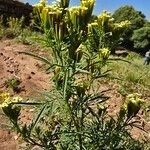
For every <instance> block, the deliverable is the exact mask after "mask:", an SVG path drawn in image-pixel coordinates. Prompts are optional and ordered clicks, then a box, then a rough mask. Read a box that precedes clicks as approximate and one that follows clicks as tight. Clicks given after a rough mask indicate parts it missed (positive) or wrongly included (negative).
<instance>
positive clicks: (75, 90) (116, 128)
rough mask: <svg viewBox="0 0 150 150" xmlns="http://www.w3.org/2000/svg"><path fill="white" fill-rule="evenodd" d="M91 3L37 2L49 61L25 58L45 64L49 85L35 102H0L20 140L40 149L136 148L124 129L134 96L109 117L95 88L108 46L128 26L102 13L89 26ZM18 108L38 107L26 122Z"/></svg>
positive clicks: (5, 97) (136, 104)
mask: <svg viewBox="0 0 150 150" xmlns="http://www.w3.org/2000/svg"><path fill="white" fill-rule="evenodd" d="M94 2H95V0H81V1H80V6H77V7H71V8H69V0H59V1H58V2H56V3H55V4H52V5H47V4H46V2H45V0H41V1H40V3H39V4H37V5H36V6H35V8H34V13H36V15H37V17H36V19H37V18H38V20H39V21H40V24H41V26H42V28H43V31H44V33H45V35H46V43H47V45H48V46H49V47H50V51H51V59H50V60H49V59H47V58H43V57H40V56H37V55H35V54H31V53H28V54H30V55H32V56H34V57H36V58H38V59H40V60H42V61H44V62H45V63H47V64H48V65H49V68H48V69H49V70H51V72H52V73H53V78H52V82H53V83H54V86H53V88H52V89H51V91H50V92H48V94H46V95H45V99H44V100H42V101H41V103H21V102H16V101H15V102H13V101H12V99H11V98H9V96H8V95H6V94H4V95H3V96H2V98H1V99H3V100H4V103H3V110H4V112H5V114H6V115H7V116H8V117H9V118H10V120H11V121H12V123H13V124H14V126H15V127H16V129H17V131H18V132H19V133H20V134H21V135H22V137H23V138H24V140H25V141H27V142H29V143H31V144H33V145H38V146H40V147H42V148H43V149H47V150H55V149H62V150H65V149H66V150H83V149H84V150H85V149H87V150H99V149H115V148H117V149H120V148H121V149H126V148H127V149H128V148H129V147H130V148H131V149H132V146H134V147H133V149H134V148H135V149H136V146H137V144H138V142H136V141H134V140H132V138H131V137H130V136H129V132H128V126H129V125H133V122H132V119H133V117H135V115H136V114H137V113H138V111H139V109H140V106H141V99H140V98H139V96H138V95H137V94H133V95H130V96H129V97H128V98H127V100H126V102H125V104H124V105H123V106H122V108H121V109H120V113H119V114H118V116H117V117H116V119H114V118H111V117H109V116H108V115H107V108H106V107H105V106H104V105H102V103H103V102H104V101H106V100H107V99H108V97H106V96H104V94H103V93H101V92H99V90H98V89H97V87H96V83H97V80H98V79H100V78H102V77H105V76H106V75H107V73H108V70H105V69H104V66H105V65H107V61H108V59H109V55H110V47H111V45H112V44H113V43H114V42H115V40H116V39H118V38H119V35H120V34H121V33H122V31H124V29H126V28H127V27H128V25H129V22H128V21H126V22H121V23H120V24H114V23H113V19H112V17H111V15H110V14H109V13H108V12H103V13H102V15H100V16H98V18H97V19H96V20H95V22H92V23H89V22H90V21H91V16H92V11H93V7H94ZM26 54H27V53H26ZM4 104H6V105H4ZM19 104H20V105H21V104H27V105H38V106H37V112H36V113H37V115H36V117H34V118H33V120H32V123H31V124H25V125H22V124H21V123H20V122H19V119H18V118H19V113H18V110H20V109H21V107H20V106H19V107H17V106H18V105H19ZM14 106H15V107H14ZM16 108H18V109H17V115H18V116H17V117H15V119H13V118H12V117H11V112H12V111H15V110H16ZM6 110H7V111H6ZM8 110H9V111H8ZM134 123H135V122H134Z"/></svg>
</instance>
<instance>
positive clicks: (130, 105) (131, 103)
mask: <svg viewBox="0 0 150 150" xmlns="http://www.w3.org/2000/svg"><path fill="white" fill-rule="evenodd" d="M140 97H141V95H140V94H138V93H134V94H129V95H128V96H127V97H126V101H125V103H124V105H123V107H122V108H121V109H122V111H124V112H127V117H128V118H130V117H132V116H135V115H136V114H137V113H138V112H139V110H140V108H141V104H142V103H143V102H144V100H143V99H141V98H140Z"/></svg>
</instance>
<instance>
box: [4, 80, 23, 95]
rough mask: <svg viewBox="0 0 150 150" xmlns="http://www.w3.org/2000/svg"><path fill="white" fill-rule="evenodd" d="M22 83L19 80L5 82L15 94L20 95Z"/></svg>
mask: <svg viewBox="0 0 150 150" xmlns="http://www.w3.org/2000/svg"><path fill="white" fill-rule="evenodd" d="M20 83H21V81H20V80H19V79H17V78H11V79H8V80H6V81H5V85H6V86H7V87H9V88H10V89H12V90H13V92H16V93H18V92H19V91H20V87H19V85H20Z"/></svg>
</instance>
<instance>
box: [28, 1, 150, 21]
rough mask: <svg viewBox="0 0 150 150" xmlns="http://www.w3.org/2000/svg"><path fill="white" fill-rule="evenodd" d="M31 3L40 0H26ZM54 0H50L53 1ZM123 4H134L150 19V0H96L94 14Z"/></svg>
mask: <svg viewBox="0 0 150 150" xmlns="http://www.w3.org/2000/svg"><path fill="white" fill-rule="evenodd" d="M25 1H26V2H29V3H30V4H35V3H37V2H39V0H25ZM52 1H54V0H48V2H52ZM70 1H71V5H78V4H79V1H80V0H70ZM122 5H132V6H133V7H134V8H135V9H136V10H138V11H142V12H143V13H144V14H145V16H146V18H147V19H148V20H150V0H96V5H95V8H94V14H99V13H100V12H101V11H102V10H107V11H109V12H112V13H113V12H114V11H115V10H116V9H117V8H119V7H120V6H122Z"/></svg>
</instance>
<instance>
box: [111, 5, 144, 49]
mask: <svg viewBox="0 0 150 150" xmlns="http://www.w3.org/2000/svg"><path fill="white" fill-rule="evenodd" d="M113 18H114V19H115V22H121V21H125V20H129V21H130V22H131V25H130V27H129V28H128V29H127V30H126V31H125V32H124V35H123V46H125V47H127V48H131V47H133V42H132V41H131V39H130V38H131V37H132V34H133V31H134V30H136V29H140V28H142V27H143V26H144V24H145V21H146V20H145V15H144V14H143V13H142V12H141V11H137V10H135V9H134V8H133V7H132V6H128V5H126V6H122V7H120V8H119V9H117V10H116V11H115V12H114V14H113Z"/></svg>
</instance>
